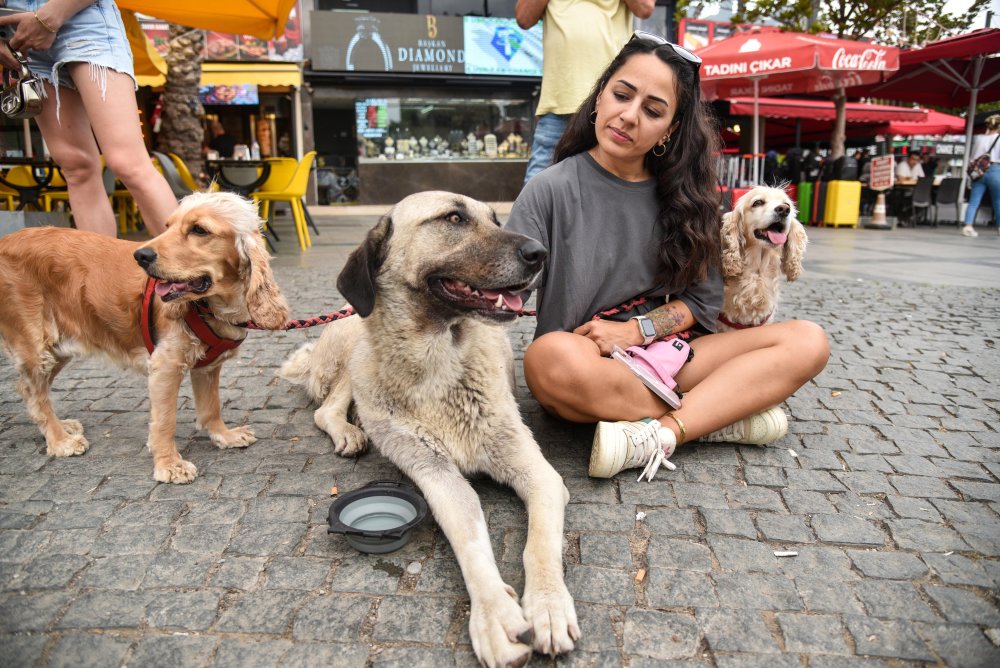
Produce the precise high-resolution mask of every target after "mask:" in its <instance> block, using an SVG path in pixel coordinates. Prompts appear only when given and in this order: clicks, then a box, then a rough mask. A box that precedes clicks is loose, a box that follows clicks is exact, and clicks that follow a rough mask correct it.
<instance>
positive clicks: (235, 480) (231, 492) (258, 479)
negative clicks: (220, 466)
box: [218, 473, 271, 499]
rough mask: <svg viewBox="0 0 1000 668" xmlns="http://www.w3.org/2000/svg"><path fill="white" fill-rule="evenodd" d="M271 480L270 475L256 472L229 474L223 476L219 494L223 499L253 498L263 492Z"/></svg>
mask: <svg viewBox="0 0 1000 668" xmlns="http://www.w3.org/2000/svg"><path fill="white" fill-rule="evenodd" d="M270 481H271V478H270V476H266V475H262V474H256V473H248V474H245V475H227V476H225V477H223V478H222V484H221V485H220V486H219V489H218V496H219V498H223V499H252V498H254V497H256V496H258V495H259V494H261V493H262V492H263V491H264V489H265V488H266V487H267V485H268V483H269V482H270Z"/></svg>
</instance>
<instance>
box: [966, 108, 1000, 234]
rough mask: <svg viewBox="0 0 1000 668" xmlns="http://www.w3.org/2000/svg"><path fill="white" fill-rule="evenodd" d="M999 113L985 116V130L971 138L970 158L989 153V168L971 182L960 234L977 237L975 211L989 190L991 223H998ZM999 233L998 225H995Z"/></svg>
mask: <svg viewBox="0 0 1000 668" xmlns="http://www.w3.org/2000/svg"><path fill="white" fill-rule="evenodd" d="M998 137H1000V114H993V115H992V116H988V117H987V118H986V132H984V133H983V134H981V135H976V136H975V137H973V138H972V151H971V152H970V153H969V157H970V158H973V159H974V158H978V157H979V156H981V155H984V154H986V153H989V154H990V168H989V169H988V170H986V173H985V174H983V175H982V176H981V177H980V178H979V179H977V180H975V181H973V182H972V191H971V192H970V193H969V207H968V208H967V209H966V210H965V227H963V228H962V234H963V235H964V236H967V237H978V236H979V234H978V233H977V232H976V228H975V227H973V224H974V223H975V222H976V212H977V211H979V205H980V204H981V203H982V201H983V194H984V193H985V192H986V191H987V190H989V191H990V199H991V200H992V201H993V224H994V225H997V224H998V223H1000V141H998V140H997V138H998ZM997 233H998V234H1000V227H997Z"/></svg>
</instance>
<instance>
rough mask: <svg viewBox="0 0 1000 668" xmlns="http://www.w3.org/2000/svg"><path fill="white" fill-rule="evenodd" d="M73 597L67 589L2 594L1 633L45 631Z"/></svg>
mask: <svg viewBox="0 0 1000 668" xmlns="http://www.w3.org/2000/svg"><path fill="white" fill-rule="evenodd" d="M72 597H73V596H72V594H70V593H69V592H66V591H56V592H45V593H41V594H36V593H32V594H28V595H21V594H15V593H10V594H0V633H26V632H39V631H44V630H46V629H47V628H48V627H49V625H50V624H51V623H52V621H53V620H54V619H55V618H56V616H58V615H59V614H60V612H61V611H62V609H63V607H65V605H66V604H67V603H68V602H69V601H70V599H72Z"/></svg>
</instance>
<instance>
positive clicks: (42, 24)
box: [34, 12, 59, 35]
mask: <svg viewBox="0 0 1000 668" xmlns="http://www.w3.org/2000/svg"><path fill="white" fill-rule="evenodd" d="M34 16H35V20H36V21H38V23H39V25H41V26H42V27H43V28H45V29H46V30H48V31H49V32H50V33H52V34H53V35H54V34H56V33H57V32H59V31H58V30H56V29H55V28H53V27H52V26H50V25H49V24H48V23H46V22H45V21H43V20H42V17H41V16H39V15H38V12H35V13H34Z"/></svg>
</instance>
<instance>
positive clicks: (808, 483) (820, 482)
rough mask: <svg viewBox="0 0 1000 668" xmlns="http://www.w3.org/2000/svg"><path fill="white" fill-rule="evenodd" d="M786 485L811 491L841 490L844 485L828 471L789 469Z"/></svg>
mask: <svg viewBox="0 0 1000 668" xmlns="http://www.w3.org/2000/svg"><path fill="white" fill-rule="evenodd" d="M787 475H788V487H790V488H793V489H806V490H809V491H812V492H843V491H844V489H845V487H844V485H843V483H841V482H840V481H839V480H837V478H836V477H835V476H834V475H833V474H832V473H831V472H830V471H819V470H817V471H805V470H798V469H789V470H788V471H787Z"/></svg>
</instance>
